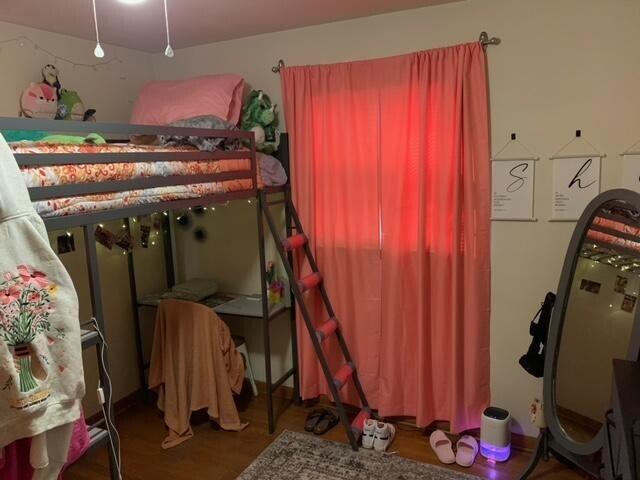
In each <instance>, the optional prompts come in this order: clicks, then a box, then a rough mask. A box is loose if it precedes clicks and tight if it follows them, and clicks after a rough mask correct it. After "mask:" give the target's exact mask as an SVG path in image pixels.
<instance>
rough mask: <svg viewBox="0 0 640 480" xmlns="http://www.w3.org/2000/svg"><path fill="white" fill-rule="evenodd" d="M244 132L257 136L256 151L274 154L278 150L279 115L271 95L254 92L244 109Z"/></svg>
mask: <svg viewBox="0 0 640 480" xmlns="http://www.w3.org/2000/svg"><path fill="white" fill-rule="evenodd" d="M241 127H242V129H243V130H247V131H252V132H254V134H255V136H256V150H258V151H259V152H262V153H267V154H270V153H273V152H274V151H276V150H277V148H278V138H277V137H278V113H277V110H276V105H273V104H272V103H271V98H269V95H267V94H266V93H264V92H263V91H262V90H252V91H251V93H250V94H249V97H247V100H246V101H245V102H244V107H243V109H242V124H241Z"/></svg>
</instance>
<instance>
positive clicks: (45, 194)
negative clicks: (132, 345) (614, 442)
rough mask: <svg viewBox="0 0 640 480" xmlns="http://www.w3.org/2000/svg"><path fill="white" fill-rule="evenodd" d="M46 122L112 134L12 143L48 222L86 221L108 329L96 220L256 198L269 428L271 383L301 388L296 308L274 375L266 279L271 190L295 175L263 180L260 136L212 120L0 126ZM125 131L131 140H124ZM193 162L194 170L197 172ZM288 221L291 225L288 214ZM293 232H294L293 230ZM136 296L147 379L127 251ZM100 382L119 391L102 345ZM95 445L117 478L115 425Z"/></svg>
mask: <svg viewBox="0 0 640 480" xmlns="http://www.w3.org/2000/svg"><path fill="white" fill-rule="evenodd" d="M3 131H45V132H49V133H54V132H55V133H61V134H75V135H85V136H86V135H90V134H94V133H98V134H100V135H102V136H103V137H104V138H105V139H107V142H106V143H105V144H102V145H91V146H75V147H64V146H60V145H57V146H55V147H52V148H49V147H44V148H43V145H40V144H38V143H23V142H18V143H11V144H10V146H11V147H12V149H13V151H14V157H15V159H16V161H17V163H18V165H19V167H20V168H21V170H22V172H23V176H24V178H25V181H26V182H27V186H28V190H29V195H30V197H31V200H32V202H33V204H34V207H35V208H36V211H38V213H39V214H40V215H41V217H42V218H43V220H44V223H45V226H46V228H47V230H49V231H55V230H65V229H69V228H72V227H81V228H82V229H83V234H84V243H85V250H86V262H87V268H88V274H89V287H90V297H91V306H92V313H93V317H94V318H95V322H96V324H97V326H98V327H99V329H100V330H101V331H102V332H103V333H104V332H105V323H106V322H105V320H106V319H105V316H104V308H103V300H102V294H101V285H100V284H101V281H100V274H99V265H98V256H97V249H96V244H95V243H96V242H95V234H94V232H95V229H96V227H97V226H98V225H99V224H101V223H104V222H107V221H110V220H123V221H124V222H126V224H128V222H129V220H128V219H129V218H131V217H137V216H144V215H150V214H153V213H157V212H165V213H167V212H170V211H173V210H179V209H186V208H190V207H198V206H208V205H214V204H218V203H225V202H228V201H231V200H239V199H255V200H256V201H255V205H256V210H257V216H256V220H257V224H258V250H259V254H260V270H261V272H260V273H261V285H262V292H261V295H262V296H261V300H262V302H261V303H262V312H263V314H262V319H261V320H262V326H263V332H264V342H265V352H264V353H265V370H266V395H267V402H266V403H267V415H268V425H269V432H270V433H273V432H274V431H275V414H274V409H273V393H274V391H275V390H276V389H277V388H278V387H280V386H281V385H282V384H283V383H284V382H285V381H286V380H287V379H289V378H291V377H293V381H294V398H297V397H298V392H299V379H298V368H297V363H298V359H297V353H296V350H297V349H296V338H295V335H296V334H295V331H296V330H295V315H294V312H293V309H291V310H290V317H289V318H290V322H291V337H292V339H291V340H292V346H293V348H292V353H293V368H291V369H290V370H289V371H287V372H286V373H285V374H284V375H283V376H282V377H280V378H279V379H276V380H273V376H272V372H271V362H270V349H271V340H270V323H271V320H272V319H273V318H275V317H276V316H279V315H280V314H281V313H282V311H277V312H270V311H269V305H268V295H267V293H268V292H267V286H266V271H265V268H266V255H265V237H264V225H263V221H262V214H263V209H266V208H270V207H271V206H273V205H277V204H283V203H284V200H281V199H276V200H269V195H271V194H282V195H283V196H284V198H288V196H289V195H290V191H289V184H288V182H287V184H285V185H281V186H265V185H264V184H263V183H262V181H261V179H260V175H259V167H258V162H257V157H256V148H255V139H254V135H253V133H252V132H245V131H240V130H213V129H202V128H189V127H165V126H151V125H130V124H115V123H93V122H72V121H60V120H42V119H26V118H9V117H0V132H3ZM131 135H150V136H156V137H158V136H168V137H171V138H176V137H179V138H184V139H187V138H191V139H192V138H213V139H223V140H224V141H227V142H232V143H233V142H235V143H236V144H241V145H247V146H246V147H241V148H235V149H232V150H229V149H227V150H223V149H217V150H213V151H202V150H198V149H194V148H187V147H184V146H182V145H181V146H178V147H175V148H174V147H171V148H167V147H166V146H165V147H159V148H158V147H141V146H139V145H136V144H132V143H131V142H130V140H129V139H130V138H131V137H130V136H131ZM123 137H124V140H123ZM278 157H279V160H280V162H281V163H282V165H283V167H284V169H285V172H286V173H287V177H288V176H289V160H288V142H287V137H286V134H283V136H282V138H281V148H280V151H279V156H278ZM194 172H195V173H194ZM161 217H162V218H163V223H162V231H163V237H164V240H165V241H164V242H163V245H164V253H165V263H166V276H167V287H168V288H171V287H172V286H173V284H174V282H175V275H174V260H173V245H172V244H171V239H172V234H171V221H170V217H169V215H168V214H167V215H165V216H161ZM287 230H290V226H289V222H287ZM287 234H288V235H290V232H287ZM127 257H128V268H129V280H130V288H131V297H132V303H133V308H134V312H133V315H134V319H135V322H136V328H135V334H136V341H137V345H138V363H139V365H138V367H139V370H140V372H139V373H140V381H141V386H142V387H145V373H144V362H143V357H142V338H141V329H140V323H139V317H138V301H139V299H138V298H137V292H136V285H135V271H134V263H133V258H132V255H128V256H127ZM99 344H100V338H99V335H97V333H96V332H95V331H92V330H90V329H86V330H82V345H83V348H89V347H92V346H96V345H99ZM98 360H99V362H98V366H99V375H100V378H101V383H102V385H103V388H104V390H105V395H106V398H107V399H111V389H110V386H109V382H108V381H107V379H108V370H109V366H108V358H107V356H106V355H105V356H104V357H101V355H100V353H98ZM112 407H113V406H112V405H111V408H109V409H107V417H108V418H105V422H104V424H105V425H106V426H107V427H108V426H109V423H111V425H113V418H112V412H113V408H112ZM90 438H91V440H92V448H95V447H98V446H101V445H108V446H109V463H110V470H111V478H113V479H115V478H118V474H117V469H116V468H115V465H116V463H115V462H116V458H117V452H119V444H118V439H117V438H116V439H114V443H113V444H109V438H108V430H106V429H102V428H100V427H98V426H92V427H90Z"/></svg>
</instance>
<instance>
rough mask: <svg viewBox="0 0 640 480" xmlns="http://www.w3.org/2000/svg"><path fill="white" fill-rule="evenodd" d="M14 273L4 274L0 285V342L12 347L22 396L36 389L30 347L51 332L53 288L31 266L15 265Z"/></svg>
mask: <svg viewBox="0 0 640 480" xmlns="http://www.w3.org/2000/svg"><path fill="white" fill-rule="evenodd" d="M16 270H17V273H12V272H6V273H4V274H3V275H2V280H1V281H0V339H2V340H4V341H5V342H6V343H7V345H8V346H9V347H12V350H13V356H14V362H15V364H16V367H17V369H18V373H19V380H20V385H19V387H20V392H22V393H24V392H28V391H31V390H33V389H35V388H36V387H37V386H38V382H37V379H36V377H35V376H34V374H33V370H32V360H33V359H36V360H37V356H33V358H32V353H33V352H32V349H31V347H30V344H31V343H32V342H33V341H34V340H35V339H36V337H37V336H39V335H43V334H47V333H48V332H49V331H50V330H51V322H50V320H49V316H50V315H51V314H52V313H53V312H54V310H55V302H54V301H53V298H54V297H55V295H56V288H55V285H53V284H52V283H51V282H50V281H49V279H48V278H47V275H46V274H45V273H43V272H41V271H38V270H35V269H34V268H32V267H30V266H27V265H18V266H17V267H16ZM58 333H59V334H60V333H61V332H59V331H58ZM62 334H64V332H62ZM5 388H6V385H5Z"/></svg>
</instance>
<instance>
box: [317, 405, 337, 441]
mask: <svg viewBox="0 0 640 480" xmlns="http://www.w3.org/2000/svg"><path fill="white" fill-rule="evenodd" d="M338 422H339V420H338V417H336V416H335V415H334V413H333V412H331V411H330V410H325V415H323V416H322V417H321V418H320V420H318V422H317V423H316V425H315V427H314V428H313V433H315V434H316V435H324V434H325V433H327V432H328V431H329V430H331V429H332V428H333V427H335V426H336V425H337V424H338Z"/></svg>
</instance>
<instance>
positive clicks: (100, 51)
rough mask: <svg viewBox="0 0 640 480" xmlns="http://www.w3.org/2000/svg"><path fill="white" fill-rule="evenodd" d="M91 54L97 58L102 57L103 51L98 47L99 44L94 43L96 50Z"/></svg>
mask: <svg viewBox="0 0 640 480" xmlns="http://www.w3.org/2000/svg"><path fill="white" fill-rule="evenodd" d="M93 54H94V55H95V56H96V57H98V58H102V57H104V50H103V49H102V47H101V46H100V42H98V43H96V49H95V50H94V51H93Z"/></svg>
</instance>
